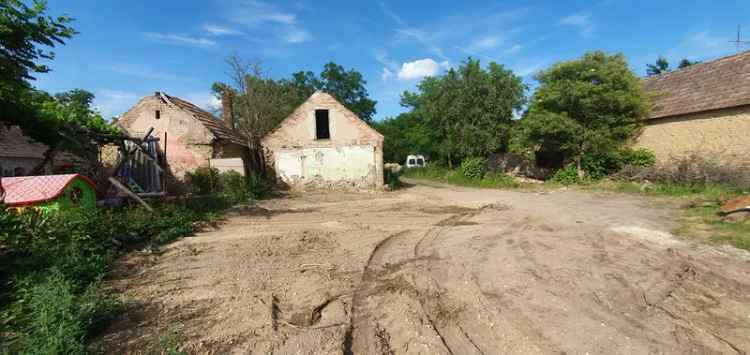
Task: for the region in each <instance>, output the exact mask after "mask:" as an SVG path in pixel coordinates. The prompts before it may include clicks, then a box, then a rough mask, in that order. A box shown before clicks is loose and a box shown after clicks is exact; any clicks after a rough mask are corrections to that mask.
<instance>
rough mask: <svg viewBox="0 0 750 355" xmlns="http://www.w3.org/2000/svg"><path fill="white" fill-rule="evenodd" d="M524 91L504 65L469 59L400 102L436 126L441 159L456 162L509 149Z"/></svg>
mask: <svg viewBox="0 0 750 355" xmlns="http://www.w3.org/2000/svg"><path fill="white" fill-rule="evenodd" d="M525 90H526V86H525V85H524V84H523V81H522V80H521V78H520V77H518V76H517V75H515V74H513V72H512V71H510V70H508V69H506V68H505V67H503V66H502V65H500V64H497V63H494V62H492V63H490V64H489V65H488V66H487V67H486V68H482V66H481V65H480V63H479V61H478V60H474V59H471V58H469V59H468V60H467V61H465V62H463V63H462V64H461V65H460V66H459V67H458V68H456V69H450V70H448V72H446V73H445V74H444V75H441V76H438V77H427V78H425V79H424V80H422V82H420V84H419V86H418V91H417V92H416V93H412V92H404V94H403V95H402V99H401V101H402V105H404V106H406V107H410V108H412V110H413V111H412V112H413V114H415V115H417V117H420V118H421V119H422V120H423V124H424V126H425V127H426V128H427V129H429V130H431V131H432V135H433V137H434V138H435V140H436V146H435V154H436V155H437V157H436V158H437V159H438V160H441V161H443V162H445V163H447V164H448V165H449V166H452V165H453V164H454V163H456V162H460V161H461V160H463V159H464V158H466V157H471V156H486V155H488V154H491V153H494V152H497V151H502V150H505V149H506V148H507V145H508V140H509V137H510V128H511V126H512V124H513V115H514V112H516V111H518V110H520V109H521V108H522V107H523V105H524V103H525V98H524V93H525Z"/></svg>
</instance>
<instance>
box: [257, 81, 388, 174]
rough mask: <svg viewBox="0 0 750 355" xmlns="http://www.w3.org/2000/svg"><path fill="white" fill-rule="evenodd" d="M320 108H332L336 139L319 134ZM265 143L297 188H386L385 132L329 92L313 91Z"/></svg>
mask: <svg viewBox="0 0 750 355" xmlns="http://www.w3.org/2000/svg"><path fill="white" fill-rule="evenodd" d="M318 109H327V110H329V130H330V139H316V131H315V110H318ZM263 146H264V147H265V148H266V149H267V150H268V151H269V154H268V160H269V163H270V164H271V165H272V166H273V167H274V169H275V171H276V174H277V176H278V177H280V178H281V180H282V181H284V182H286V183H287V184H289V185H290V186H292V187H325V188H331V187H353V188H357V189H382V188H383V136H382V135H380V134H379V133H378V132H377V131H375V130H374V129H372V128H371V127H370V126H369V125H367V123H365V122H364V121H362V120H360V119H359V118H358V117H357V116H356V115H355V114H354V113H352V112H351V111H349V110H348V109H347V108H346V107H344V106H343V105H341V104H340V103H339V102H338V101H336V99H334V98H333V97H332V96H330V95H328V94H326V93H323V92H316V93H315V94H313V95H312V96H311V97H310V98H309V99H308V100H307V101H305V103H304V104H302V105H301V106H300V107H299V108H297V109H296V110H295V111H294V112H293V113H292V114H291V115H290V116H289V117H287V119H285V120H284V121H283V122H282V123H281V125H280V126H279V127H278V128H277V129H276V130H275V131H274V132H272V133H271V134H269V135H268V136H266V138H264V140H263ZM364 152H367V154H369V155H368V156H366V157H365V156H363V154H364ZM292 160H293V161H292Z"/></svg>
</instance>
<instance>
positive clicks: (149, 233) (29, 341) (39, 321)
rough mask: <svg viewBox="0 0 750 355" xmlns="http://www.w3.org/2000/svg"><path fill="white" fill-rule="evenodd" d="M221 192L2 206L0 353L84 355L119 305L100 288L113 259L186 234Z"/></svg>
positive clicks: (224, 203)
mask: <svg viewBox="0 0 750 355" xmlns="http://www.w3.org/2000/svg"><path fill="white" fill-rule="evenodd" d="M232 203H233V201H232V199H231V198H230V197H229V196H226V195H220V196H205V197H200V198H194V199H185V200H179V201H175V202H170V203H162V204H159V205H156V206H155V207H156V208H155V212H148V211H145V210H142V209H136V208H123V209H112V210H98V209H94V210H73V211H68V212H60V213H51V214H46V215H43V214H36V213H24V214H21V215H17V214H13V213H9V212H7V211H5V209H4V208H2V209H0V245H1V246H3V248H4V250H3V252H2V254H0V278H1V281H2V283H3V288H2V294H0V349H2V350H0V351H2V353H8V354H83V353H86V344H87V341H88V339H90V338H91V337H92V336H93V335H95V334H96V333H97V332H99V331H101V330H102V329H103V327H104V326H106V324H107V323H108V322H109V321H110V320H111V319H113V318H114V317H115V316H117V314H118V313H119V311H120V310H121V308H122V305H121V302H120V301H119V300H118V299H116V298H115V297H114V296H112V295H109V294H107V293H104V292H103V291H101V288H100V287H99V285H100V282H101V280H102V279H103V277H104V275H105V274H106V273H107V272H108V271H109V269H110V267H111V265H112V263H113V261H114V259H115V258H116V257H117V256H118V255H119V254H120V253H122V252H124V251H127V250H128V249H130V248H134V247H143V246H150V247H151V249H153V248H156V247H158V246H159V245H162V244H165V243H168V242H171V241H173V240H175V239H177V238H180V237H183V236H186V235H189V234H191V233H193V232H194V230H195V228H197V224H196V222H201V221H204V222H205V221H213V220H216V219H217V218H219V217H220V214H221V211H222V210H224V209H226V208H228V207H229V206H231V204H232Z"/></svg>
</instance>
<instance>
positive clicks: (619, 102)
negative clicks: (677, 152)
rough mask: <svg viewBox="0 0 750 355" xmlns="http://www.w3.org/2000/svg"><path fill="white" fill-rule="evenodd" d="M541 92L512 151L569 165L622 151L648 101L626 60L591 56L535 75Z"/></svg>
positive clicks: (600, 54) (517, 132)
mask: <svg viewBox="0 0 750 355" xmlns="http://www.w3.org/2000/svg"><path fill="white" fill-rule="evenodd" d="M536 78H537V80H538V81H539V84H540V85H539V88H538V89H537V90H536V92H535V93H534V96H533V97H532V99H531V104H530V105H529V109H528V111H527V112H526V114H525V115H524V117H523V118H522V119H521V120H520V121H519V122H518V127H516V129H515V130H514V137H513V140H512V144H511V150H513V151H514V152H516V153H520V154H524V155H526V156H532V155H534V154H537V153H539V152H556V153H560V154H561V155H562V156H563V157H564V160H565V161H575V162H577V163H582V160H583V157H584V156H586V155H590V154H601V153H606V152H611V151H617V150H619V149H621V148H622V147H623V146H624V145H625V144H627V142H628V141H629V140H630V139H631V138H632V137H634V135H635V134H637V132H638V131H639V129H640V125H641V119H642V118H643V117H645V115H646V114H647V112H648V110H647V107H648V106H647V100H646V97H645V96H644V93H643V91H642V89H641V81H640V79H639V78H638V77H637V76H636V75H635V74H633V72H632V71H631V70H630V68H629V67H628V64H627V62H626V61H625V57H624V56H622V55H620V54H616V55H608V54H606V53H603V52H591V53H587V54H585V55H584V56H583V57H582V58H580V59H577V60H572V61H568V62H562V63H558V64H555V65H554V66H552V68H550V69H547V70H545V71H542V72H541V73H539V74H538V75H537V77H536Z"/></svg>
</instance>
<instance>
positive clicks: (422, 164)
mask: <svg viewBox="0 0 750 355" xmlns="http://www.w3.org/2000/svg"><path fill="white" fill-rule="evenodd" d="M417 166H424V159H422V158H418V159H417Z"/></svg>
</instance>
